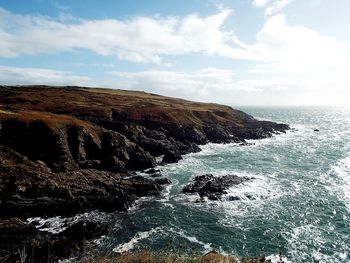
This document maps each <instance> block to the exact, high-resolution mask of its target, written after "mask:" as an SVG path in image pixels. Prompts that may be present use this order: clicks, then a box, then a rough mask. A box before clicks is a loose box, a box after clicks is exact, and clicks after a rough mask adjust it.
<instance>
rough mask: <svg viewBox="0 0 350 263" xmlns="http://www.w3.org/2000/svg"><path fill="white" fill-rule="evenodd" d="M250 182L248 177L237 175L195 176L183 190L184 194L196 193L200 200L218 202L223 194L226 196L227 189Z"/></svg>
mask: <svg viewBox="0 0 350 263" xmlns="http://www.w3.org/2000/svg"><path fill="white" fill-rule="evenodd" d="M249 180H252V178H250V177H240V176H237V175H231V174H229V175H225V176H220V177H216V176H214V175H212V174H204V175H200V176H196V177H195V178H194V182H193V183H191V184H188V185H186V186H185V187H184V188H183V190H182V191H183V192H184V193H198V194H199V196H200V197H201V198H204V197H207V198H208V199H210V200H220V199H221V196H222V195H223V194H227V189H228V188H230V187H232V186H235V185H239V184H242V183H244V182H246V181H249Z"/></svg>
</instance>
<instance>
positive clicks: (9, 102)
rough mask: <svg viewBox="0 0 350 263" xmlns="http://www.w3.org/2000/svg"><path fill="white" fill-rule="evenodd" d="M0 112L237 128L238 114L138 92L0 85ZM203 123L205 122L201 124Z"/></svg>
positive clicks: (226, 109) (196, 103) (217, 106)
mask: <svg viewBox="0 0 350 263" xmlns="http://www.w3.org/2000/svg"><path fill="white" fill-rule="evenodd" d="M0 108H1V110H2V111H7V112H9V111H18V110H26V111H45V112H51V113H55V114H66V115H70V116H77V117H79V118H84V117H85V116H89V117H95V118H99V119H106V118H107V119H110V118H111V116H112V112H113V111H114V112H117V114H119V115H120V116H121V117H123V118H124V119H125V120H135V121H138V120H145V119H148V120H151V121H154V122H161V123H178V124H183V125H194V124H195V125H204V124H208V123H216V124H229V125H232V124H233V125H240V120H239V119H240V118H239V117H238V116H237V112H236V111H235V110H233V109H231V108H230V107H227V106H222V105H218V104H214V103H199V102H192V101H187V100H183V99H176V98H170V97H164V96H159V95H155V94H151V93H145V92H139V91H125V90H110V89H99V88H79V87H61V88H54V87H47V86H23V87H22V86H19V87H7V86H2V88H1V89H0ZM204 122H206V123H204Z"/></svg>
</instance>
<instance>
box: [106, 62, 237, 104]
mask: <svg viewBox="0 0 350 263" xmlns="http://www.w3.org/2000/svg"><path fill="white" fill-rule="evenodd" d="M110 74H111V75H113V77H115V78H116V80H117V81H114V82H113V83H116V84H114V85H113V86H114V87H117V88H127V89H133V90H145V91H149V92H154V93H158V94H163V95H168V96H175V97H179V96H180V97H185V98H192V99H195V98H197V99H198V100H208V98H211V96H212V95H213V94H215V93H216V92H220V93H221V92H225V91H226V92H229V91H230V90H232V88H233V86H232V84H233V83H234V72H233V71H232V70H225V69H215V68H206V69H202V70H198V71H193V72H176V71H163V70H148V71H142V72H111V73H110ZM209 100H210V99H209Z"/></svg>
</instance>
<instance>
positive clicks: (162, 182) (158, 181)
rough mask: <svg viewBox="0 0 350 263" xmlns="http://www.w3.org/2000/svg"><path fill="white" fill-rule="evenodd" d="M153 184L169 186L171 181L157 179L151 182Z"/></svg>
mask: <svg viewBox="0 0 350 263" xmlns="http://www.w3.org/2000/svg"><path fill="white" fill-rule="evenodd" d="M153 182H155V183H156V184H159V185H165V184H171V183H172V182H171V180H170V179H168V178H157V179H155V180H153Z"/></svg>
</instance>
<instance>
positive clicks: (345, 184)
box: [332, 155, 350, 211]
mask: <svg viewBox="0 0 350 263" xmlns="http://www.w3.org/2000/svg"><path fill="white" fill-rule="evenodd" d="M332 168H333V171H334V172H335V173H336V175H337V176H338V178H339V179H340V180H341V182H340V183H339V184H337V186H338V187H339V188H340V189H341V190H342V191H341V195H342V197H343V199H344V201H345V202H346V206H347V208H348V210H349V211H350V155H349V156H347V157H346V158H344V159H342V160H340V161H339V162H338V163H337V164H336V165H335V166H333V167H332Z"/></svg>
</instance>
